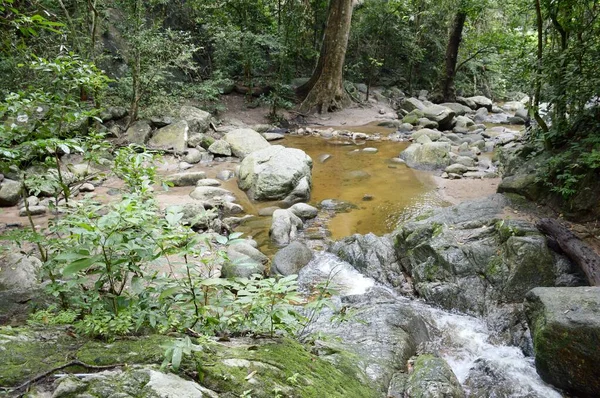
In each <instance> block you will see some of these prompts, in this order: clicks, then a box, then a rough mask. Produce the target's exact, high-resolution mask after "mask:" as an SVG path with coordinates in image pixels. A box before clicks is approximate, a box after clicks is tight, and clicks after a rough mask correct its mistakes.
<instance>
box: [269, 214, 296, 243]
mask: <svg viewBox="0 0 600 398" xmlns="http://www.w3.org/2000/svg"><path fill="white" fill-rule="evenodd" d="M302 226H303V224H302V220H301V219H300V218H299V217H297V216H296V215H294V213H292V212H291V211H288V210H283V209H279V210H275V211H274V212H273V221H272V224H271V228H270V229H269V236H270V237H271V240H272V241H273V243H274V244H275V245H276V246H278V247H283V246H287V245H289V244H290V241H293V240H295V239H296V238H297V237H298V230H299V229H301V228H302Z"/></svg>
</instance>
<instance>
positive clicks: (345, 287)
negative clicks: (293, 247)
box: [299, 253, 563, 398]
mask: <svg viewBox="0 0 600 398" xmlns="http://www.w3.org/2000/svg"><path fill="white" fill-rule="evenodd" d="M328 279H329V281H330V283H332V284H333V285H334V286H336V287H337V289H338V292H339V295H340V296H347V295H363V294H365V293H367V292H368V291H369V290H370V289H372V288H374V287H379V288H382V289H387V288H385V287H382V286H378V285H377V283H376V282H375V281H374V280H372V279H370V278H368V277H365V276H364V275H362V274H361V273H359V272H358V271H357V270H355V269H354V268H353V267H352V266H351V265H350V264H349V263H347V262H344V261H342V260H340V259H339V258H338V257H336V256H335V255H333V254H330V253H319V254H317V255H316V256H315V258H314V259H313V260H312V261H311V262H310V263H309V264H308V265H307V266H306V267H305V268H303V269H302V270H301V272H300V275H299V281H300V286H301V287H302V288H304V289H308V288H309V287H310V286H312V285H315V284H316V283H319V282H322V281H325V280H328ZM388 294H389V295H391V296H393V297H394V299H395V300H397V301H398V302H400V303H402V304H403V305H405V306H408V307H410V308H411V310H412V311H414V313H416V314H418V315H419V316H421V317H423V318H424V319H426V320H427V322H426V323H428V325H429V329H430V330H429V333H430V334H431V335H432V336H433V338H432V340H431V341H430V342H429V343H428V344H427V345H426V346H427V349H426V351H428V352H437V353H438V354H439V355H440V356H441V357H442V358H444V359H445V360H446V362H447V363H448V364H449V365H450V367H451V368H452V371H453V372H454V374H455V375H456V376H457V378H458V380H459V382H460V383H461V384H462V385H463V388H464V389H465V392H466V393H467V396H469V395H471V394H470V393H471V387H472V386H473V385H476V386H477V387H478V394H476V396H478V397H481V396H487V397H511V398H517V397H540V398H542V397H543V398H560V397H562V396H563V395H562V394H560V393H559V392H558V391H556V390H555V389H554V388H552V387H551V386H550V385H548V384H546V383H545V382H544V381H542V380H541V378H540V377H539V376H538V374H537V373H536V370H535V365H534V361H533V358H530V357H525V356H524V355H523V353H522V352H521V350H520V349H519V348H517V347H511V346H506V345H497V344H493V343H492V342H490V338H491V335H492V331H490V330H489V329H488V327H487V326H486V325H485V323H484V322H483V321H482V320H480V319H478V318H476V317H472V316H466V315H462V314H457V313H451V312H448V311H443V310H440V309H437V308H434V307H432V306H430V305H428V304H426V303H424V302H423V301H421V300H417V299H413V300H411V299H409V298H406V297H401V296H398V295H396V294H395V293H394V292H392V291H391V290H389V289H388ZM489 374H491V375H493V377H490V378H487V377H485V376H487V375H489ZM498 380H500V382H499V381H498ZM482 390H484V391H486V393H485V395H482V394H481V391H482Z"/></svg>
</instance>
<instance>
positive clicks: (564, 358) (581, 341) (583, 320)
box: [525, 286, 600, 397]
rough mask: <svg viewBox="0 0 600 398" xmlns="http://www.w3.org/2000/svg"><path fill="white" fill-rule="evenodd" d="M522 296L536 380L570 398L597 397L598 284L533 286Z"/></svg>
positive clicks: (599, 371) (599, 363)
mask: <svg viewBox="0 0 600 398" xmlns="http://www.w3.org/2000/svg"><path fill="white" fill-rule="evenodd" d="M525 298H526V306H525V308H526V314H527V320H528V323H529V327H530V328H531V335H532V337H533V347H534V352H535V367H536V369H537V371H538V373H539V375H540V376H541V377H542V379H543V380H544V381H546V382H548V383H551V384H553V385H555V386H556V387H558V388H561V389H563V390H565V391H567V392H570V393H572V394H573V395H575V396H581V397H598V396H600V344H599V342H600V287H598V286H596V287H589V286H585V287H561V288H535V289H533V290H531V291H530V292H529V293H527V295H526V297H525Z"/></svg>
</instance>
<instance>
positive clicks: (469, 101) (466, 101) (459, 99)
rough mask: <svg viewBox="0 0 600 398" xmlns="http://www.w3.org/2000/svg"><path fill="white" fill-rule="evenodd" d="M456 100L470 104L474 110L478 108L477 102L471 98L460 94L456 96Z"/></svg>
mask: <svg viewBox="0 0 600 398" xmlns="http://www.w3.org/2000/svg"><path fill="white" fill-rule="evenodd" d="M456 102H458V103H459V104H461V105H464V106H468V107H469V108H471V109H474V110H476V109H477V104H476V103H475V101H473V100H471V99H469V98H465V97H460V96H458V97H456Z"/></svg>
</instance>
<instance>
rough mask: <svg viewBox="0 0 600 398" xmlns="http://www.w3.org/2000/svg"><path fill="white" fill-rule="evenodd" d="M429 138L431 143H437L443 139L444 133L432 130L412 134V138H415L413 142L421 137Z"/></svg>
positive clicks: (421, 130)
mask: <svg viewBox="0 0 600 398" xmlns="http://www.w3.org/2000/svg"><path fill="white" fill-rule="evenodd" d="M423 135H425V136H427V137H429V138H430V139H431V141H437V140H439V139H440V138H442V133H441V132H440V131H438V130H432V129H427V128H425V129H420V130H417V131H415V132H413V133H412V134H411V137H412V138H413V140H417V139H418V138H419V137H420V136H423Z"/></svg>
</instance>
